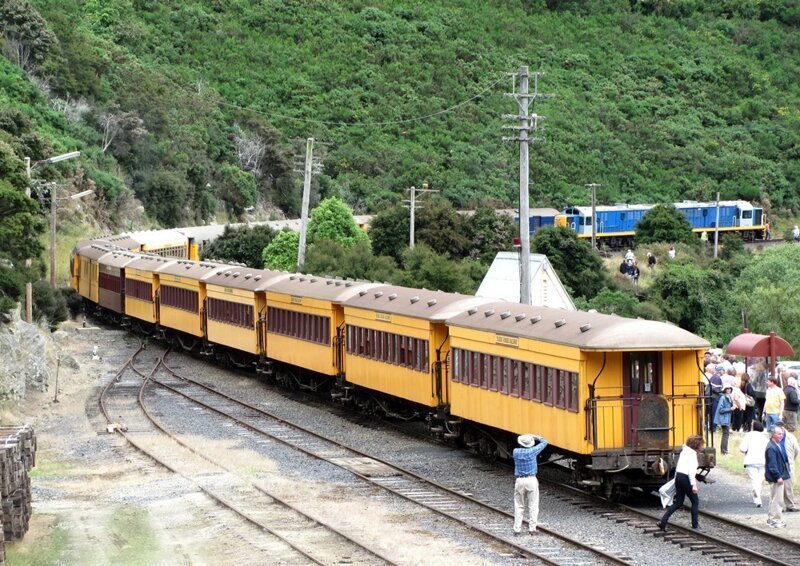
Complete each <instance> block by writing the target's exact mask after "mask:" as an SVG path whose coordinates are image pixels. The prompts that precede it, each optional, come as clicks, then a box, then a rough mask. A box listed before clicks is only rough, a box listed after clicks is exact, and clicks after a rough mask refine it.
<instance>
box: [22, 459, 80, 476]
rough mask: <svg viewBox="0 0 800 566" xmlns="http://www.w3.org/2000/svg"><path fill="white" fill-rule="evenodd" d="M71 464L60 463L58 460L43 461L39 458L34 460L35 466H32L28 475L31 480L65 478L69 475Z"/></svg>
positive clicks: (71, 468)
mask: <svg viewBox="0 0 800 566" xmlns="http://www.w3.org/2000/svg"><path fill="white" fill-rule="evenodd" d="M74 467H75V466H73V465H72V464H68V463H66V462H60V461H58V460H45V459H44V458H42V457H41V456H38V457H37V458H36V466H34V467H33V468H32V469H31V471H30V472H28V475H29V476H30V477H31V479H33V478H49V477H51V476H66V475H69V474H70V473H71V472H72V470H73V468H74Z"/></svg>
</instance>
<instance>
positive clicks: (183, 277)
mask: <svg viewBox="0 0 800 566" xmlns="http://www.w3.org/2000/svg"><path fill="white" fill-rule="evenodd" d="M227 268H228V266H226V265H221V264H218V263H206V262H197V261H190V260H184V259H179V260H175V261H167V262H166V263H165V264H164V265H162V266H161V267H159V268H158V269H157V274H158V291H157V293H156V303H157V305H156V308H157V312H158V321H159V326H160V330H161V331H162V332H164V333H169V334H170V335H171V336H172V337H173V338H174V342H176V343H177V344H179V345H180V346H181V347H183V348H184V349H186V350H192V349H194V348H195V347H196V346H198V345H200V344H201V342H202V339H203V338H204V337H205V334H206V332H205V316H204V310H203V307H204V305H205V300H206V286H205V280H206V279H208V278H209V277H212V276H213V275H214V274H215V272H216V271H219V270H222V269H227ZM175 331H177V332H175Z"/></svg>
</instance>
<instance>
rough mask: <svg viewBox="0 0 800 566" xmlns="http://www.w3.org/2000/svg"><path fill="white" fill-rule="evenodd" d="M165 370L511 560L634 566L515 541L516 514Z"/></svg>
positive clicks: (189, 388)
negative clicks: (482, 540) (483, 541)
mask: <svg viewBox="0 0 800 566" xmlns="http://www.w3.org/2000/svg"><path fill="white" fill-rule="evenodd" d="M162 368H163V369H164V370H165V371H163V372H159V374H158V377H154V378H152V379H151V382H152V383H153V384H155V385H158V386H160V387H161V388H162V389H164V390H166V391H168V392H169V393H170V394H173V395H177V396H179V397H180V398H182V399H184V400H186V401H189V402H190V403H193V404H195V405H196V406H199V407H202V408H204V409H205V410H206V411H208V412H209V413H212V414H214V415H216V416H217V417H218V418H222V419H225V420H227V421H230V422H234V423H236V424H237V425H239V426H240V427H243V428H246V429H247V430H249V431H250V432H252V433H255V434H256V435H259V436H262V437H267V438H269V439H271V440H273V441H277V442H280V443H282V444H284V445H286V446H289V447H291V448H292V449H294V450H298V451H300V452H302V453H304V454H306V455H308V456H310V457H312V458H315V459H317V460H321V461H324V462H327V463H329V464H332V465H334V466H336V467H338V468H341V469H344V470H346V471H348V472H350V473H351V474H353V475H355V476H356V477H358V478H360V479H361V480H362V481H364V482H368V483H369V484H370V485H372V486H376V487H379V488H381V489H383V490H385V491H388V492H390V493H392V494H393V495H395V496H398V497H401V498H403V499H405V500H407V501H410V502H413V503H414V504H416V505H419V506H422V507H424V508H425V509H427V510H429V511H432V512H434V513H436V514H438V515H440V516H444V517H446V518H447V519H448V520H450V521H454V522H455V523H457V524H458V525H460V526H462V527H466V528H467V529H469V530H471V531H473V532H474V533H476V534H477V535H478V536H479V537H483V538H486V539H489V540H491V541H492V543H493V547H498V548H504V549H505V551H506V552H507V556H515V557H524V558H529V559H535V560H538V561H541V562H543V563H547V564H629V563H631V561H630V560H629V559H627V558H626V557H621V556H616V555H614V554H612V553H609V552H608V551H606V550H605V549H603V548H598V547H595V546H591V545H586V544H584V543H582V542H580V541H577V540H574V539H573V538H572V537H571V536H568V535H564V534H562V533H558V532H556V531H554V530H551V529H547V528H543V527H541V526H540V527H539V532H538V533H537V534H536V535H533V536H531V535H525V536H521V537H514V536H512V533H511V523H512V519H513V515H512V514H511V513H509V512H507V511H505V510H502V509H498V508H496V507H494V506H492V505H490V504H488V503H485V502H483V501H480V500H478V499H476V498H474V497H472V496H471V495H470V494H469V493H464V492H458V491H453V490H450V489H448V488H447V487H445V486H443V485H440V484H438V483H436V482H434V481H432V480H430V479H427V478H424V477H422V476H419V475H417V474H415V473H413V472H411V471H408V470H405V469H402V468H399V467H397V466H395V465H393V464H390V463H389V462H386V461H384V460H381V459H378V458H376V457H374V456H372V455H370V454H366V453H363V452H361V451H359V450H357V449H354V448H352V447H349V446H346V445H344V444H342V443H340V442H337V441H334V440H331V439H329V438H327V437H325V436H322V435H320V434H317V433H316V432H313V431H311V430H308V429H306V428H304V427H302V426H300V425H298V424H295V423H290V422H288V421H286V420H284V419H282V418H281V417H278V416H277V415H275V414H272V413H270V412H268V411H265V410H263V409H261V408H259V407H255V406H253V405H250V404H247V403H244V402H242V401H239V400H237V399H235V398H233V397H231V396H228V395H225V394H223V393H221V392H219V391H217V390H216V389H214V388H212V387H209V386H207V385H205V384H204V383H201V382H199V381H197V380H195V379H192V378H190V377H187V376H183V375H178V374H177V373H176V372H175V371H173V370H172V369H171V368H169V366H168V365H166V364H164V365H163V366H162ZM218 426H220V425H218Z"/></svg>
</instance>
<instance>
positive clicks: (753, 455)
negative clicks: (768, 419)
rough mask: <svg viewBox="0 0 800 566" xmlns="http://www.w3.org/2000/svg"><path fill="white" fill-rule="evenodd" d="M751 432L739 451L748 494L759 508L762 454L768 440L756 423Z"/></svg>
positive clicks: (761, 426) (762, 468)
mask: <svg viewBox="0 0 800 566" xmlns="http://www.w3.org/2000/svg"><path fill="white" fill-rule="evenodd" d="M751 427H752V430H751V431H750V432H748V433H747V434H745V435H744V438H742V442H741V443H740V444H739V450H741V451H742V453H744V469H745V470H747V475H748V476H749V477H750V492H751V494H752V495H753V504H754V505H755V506H756V507H761V488H762V486H763V485H764V465H765V458H764V454H765V452H766V451H767V444H768V443H769V438H767V435H766V434H764V425H762V424H761V423H760V422H758V421H753V423H752V424H751Z"/></svg>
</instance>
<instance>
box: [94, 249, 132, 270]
mask: <svg viewBox="0 0 800 566" xmlns="http://www.w3.org/2000/svg"><path fill="white" fill-rule="evenodd" d="M140 257H141V254H137V253H134V252H129V251H126V250H120V249H114V250H112V251H111V252H110V253H109V254H107V255H105V256H104V257H103V259H102V260H101V261H100V263H102V264H103V265H108V266H110V267H127V266H128V264H129V263H131V262H133V261H135V260H137V259H139V258H140Z"/></svg>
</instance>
